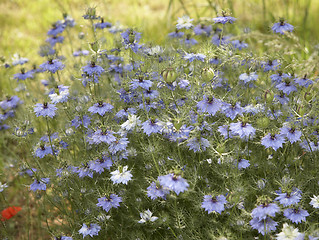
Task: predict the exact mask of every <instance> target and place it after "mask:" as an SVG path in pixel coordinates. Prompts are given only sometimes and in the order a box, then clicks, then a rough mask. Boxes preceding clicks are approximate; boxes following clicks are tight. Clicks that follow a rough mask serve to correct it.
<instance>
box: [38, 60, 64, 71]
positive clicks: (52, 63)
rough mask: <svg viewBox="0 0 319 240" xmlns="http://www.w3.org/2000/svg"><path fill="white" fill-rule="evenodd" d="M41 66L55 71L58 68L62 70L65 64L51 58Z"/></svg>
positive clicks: (45, 69)
mask: <svg viewBox="0 0 319 240" xmlns="http://www.w3.org/2000/svg"><path fill="white" fill-rule="evenodd" d="M39 67H40V68H41V69H42V70H44V71H49V72H51V73H55V72H57V71H58V70H62V69H63V68H64V67H65V66H64V64H63V63H62V62H61V61H59V60H58V59H50V60H49V61H47V62H45V63H42V64H41V65H40V66H39Z"/></svg>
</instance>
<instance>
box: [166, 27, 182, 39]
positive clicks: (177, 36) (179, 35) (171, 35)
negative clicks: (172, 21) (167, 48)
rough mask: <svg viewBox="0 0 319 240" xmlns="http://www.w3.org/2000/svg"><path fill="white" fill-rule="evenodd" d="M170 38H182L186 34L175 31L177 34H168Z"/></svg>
mask: <svg viewBox="0 0 319 240" xmlns="http://www.w3.org/2000/svg"><path fill="white" fill-rule="evenodd" d="M168 36H169V37H170V38H181V37H183V36H184V32H180V31H179V30H178V29H176V30H175V32H171V33H169V34H168Z"/></svg>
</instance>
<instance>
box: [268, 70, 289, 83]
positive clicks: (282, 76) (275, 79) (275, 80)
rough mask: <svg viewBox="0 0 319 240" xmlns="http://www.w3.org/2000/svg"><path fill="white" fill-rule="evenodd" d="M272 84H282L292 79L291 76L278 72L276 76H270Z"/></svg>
mask: <svg viewBox="0 0 319 240" xmlns="http://www.w3.org/2000/svg"><path fill="white" fill-rule="evenodd" d="M270 78H271V82H272V83H281V82H282V80H283V79H287V78H291V76H290V75H289V74H287V73H282V72H280V71H279V72H278V73H276V74H272V75H271V76H270Z"/></svg>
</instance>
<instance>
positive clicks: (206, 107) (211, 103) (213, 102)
mask: <svg viewBox="0 0 319 240" xmlns="http://www.w3.org/2000/svg"><path fill="white" fill-rule="evenodd" d="M197 107H198V109H199V110H200V111H202V112H207V113H209V114H211V115H212V116H214V115H215V114H216V113H217V112H218V111H219V110H220V108H221V107H222V103H221V101H220V100H219V99H217V98H214V97H206V96H205V95H204V97H203V100H202V101H200V102H198V103H197Z"/></svg>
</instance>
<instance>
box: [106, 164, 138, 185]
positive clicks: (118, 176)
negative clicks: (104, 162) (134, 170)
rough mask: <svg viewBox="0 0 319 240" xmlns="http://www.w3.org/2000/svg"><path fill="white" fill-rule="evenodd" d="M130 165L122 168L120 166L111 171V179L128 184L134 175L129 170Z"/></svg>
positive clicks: (114, 181)
mask: <svg viewBox="0 0 319 240" xmlns="http://www.w3.org/2000/svg"><path fill="white" fill-rule="evenodd" d="M127 168H128V166H125V167H123V168H122V166H119V168H118V170H115V171H113V172H111V175H112V177H111V180H112V181H113V183H124V184H126V185H127V182H128V181H130V180H131V179H132V177H133V175H132V174H131V171H127Z"/></svg>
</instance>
